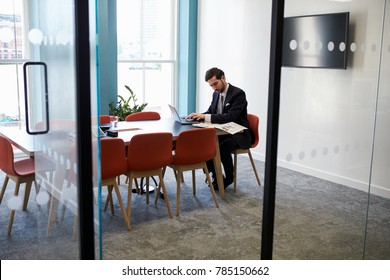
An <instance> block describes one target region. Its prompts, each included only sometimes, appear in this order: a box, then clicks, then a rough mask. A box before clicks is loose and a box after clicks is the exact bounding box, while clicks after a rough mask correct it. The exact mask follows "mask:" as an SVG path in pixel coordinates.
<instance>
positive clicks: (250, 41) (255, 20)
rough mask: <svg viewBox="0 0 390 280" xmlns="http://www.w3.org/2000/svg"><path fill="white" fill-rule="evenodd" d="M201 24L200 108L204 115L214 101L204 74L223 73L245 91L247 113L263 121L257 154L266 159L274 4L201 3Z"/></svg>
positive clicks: (208, 0) (264, 1)
mask: <svg viewBox="0 0 390 280" xmlns="http://www.w3.org/2000/svg"><path fill="white" fill-rule="evenodd" d="M198 22H199V23H198V24H199V28H198V50H199V51H198V82H197V85H198V92H197V97H198V101H197V102H198V104H197V108H198V110H199V111H205V110H206V109H207V108H208V106H209V105H210V101H211V94H212V90H211V88H210V86H209V85H208V84H207V83H206V82H205V80H204V75H205V72H206V71H207V70H208V69H209V68H211V67H214V66H216V67H218V68H221V69H223V70H224V72H225V75H226V79H227V81H228V82H230V83H231V84H233V85H235V86H238V87H240V88H242V89H243V90H244V91H245V93H246V95H247V99H248V103H249V105H248V112H252V113H255V114H258V115H259V117H260V135H261V139H260V141H261V142H262V143H261V145H259V146H258V148H257V149H256V153H257V154H258V155H259V156H260V158H263V156H264V154H265V133H266V126H265V123H266V119H267V100H268V72H269V70H268V68H269V52H270V51H269V49H270V46H269V44H270V43H269V42H270V40H269V38H270V34H271V30H270V26H271V1H268V0H260V1H259V0H244V1H242V0H199V21H198Z"/></svg>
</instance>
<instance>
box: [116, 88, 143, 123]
mask: <svg viewBox="0 0 390 280" xmlns="http://www.w3.org/2000/svg"><path fill="white" fill-rule="evenodd" d="M125 88H126V89H127V90H128V91H129V93H130V96H129V98H128V99H127V100H126V99H125V98H124V97H123V96H121V95H118V99H119V100H118V101H117V103H116V104H115V102H111V103H110V104H109V105H108V106H109V107H110V114H111V115H114V116H117V117H118V118H119V120H120V121H124V120H125V119H126V117H127V116H128V115H130V114H133V113H135V112H142V111H143V110H144V109H145V107H146V106H147V105H148V103H142V104H141V105H137V103H136V102H137V98H136V96H135V93H134V92H133V91H132V90H131V88H130V87H129V86H127V85H125Z"/></svg>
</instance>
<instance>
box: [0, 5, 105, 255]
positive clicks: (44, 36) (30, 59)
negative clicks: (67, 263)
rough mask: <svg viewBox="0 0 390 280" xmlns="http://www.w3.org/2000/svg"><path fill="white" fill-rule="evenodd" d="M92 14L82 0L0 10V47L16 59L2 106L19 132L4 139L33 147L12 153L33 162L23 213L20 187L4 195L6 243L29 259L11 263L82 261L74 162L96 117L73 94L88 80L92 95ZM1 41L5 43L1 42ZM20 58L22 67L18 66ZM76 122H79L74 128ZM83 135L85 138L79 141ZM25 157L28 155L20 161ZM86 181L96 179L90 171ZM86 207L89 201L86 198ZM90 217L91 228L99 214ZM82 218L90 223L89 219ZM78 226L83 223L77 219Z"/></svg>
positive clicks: (77, 168)
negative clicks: (8, 224)
mask: <svg viewBox="0 0 390 280" xmlns="http://www.w3.org/2000/svg"><path fill="white" fill-rule="evenodd" d="M88 2H89V12H88V10H85V9H84V8H85V7H87V8H88V5H84V4H85V3H88ZM1 9H3V11H1ZM95 10H96V9H95V1H88V0H86V1H73V0H39V1H38V0H35V1H34V0H33V1H32V0H29V1H24V0H12V1H6V3H4V1H2V3H1V4H0V15H1V16H2V17H4V18H6V19H7V20H8V22H9V25H8V26H7V27H3V28H1V27H0V31H1V32H0V34H2V39H0V41H2V43H3V46H4V45H7V46H8V47H10V46H13V47H14V51H11V53H12V54H14V55H13V56H12V58H13V59H15V61H14V62H13V63H14V65H13V67H14V69H15V70H14V72H10V73H7V74H9V77H10V80H11V81H12V82H13V83H12V82H11V83H10V86H11V87H12V89H13V90H12V91H11V92H10V95H11V93H12V96H13V97H12V99H11V98H10V99H9V100H8V106H9V107H15V108H18V110H16V109H15V110H14V111H15V112H13V115H15V116H17V117H15V122H17V123H18V128H14V129H15V133H11V134H8V135H11V136H10V138H13V137H14V138H15V139H13V140H15V141H18V139H16V137H17V136H22V137H24V139H28V141H30V143H32V145H30V146H25V147H23V146H22V145H21V146H20V148H21V151H18V153H19V154H20V156H21V157H23V158H27V157H32V158H33V159H34V161H35V182H36V183H35V186H36V188H35V189H34V184H33V188H32V189H31V193H30V196H29V198H28V205H27V209H25V211H23V209H22V208H23V207H21V205H22V199H23V192H24V188H23V187H21V189H20V193H19V194H17V193H14V194H12V193H11V192H10V193H7V194H6V195H7V196H8V203H7V205H8V208H9V211H10V212H12V211H13V210H14V213H15V215H14V222H13V226H12V231H11V233H10V236H12V239H13V240H15V241H16V242H20V243H21V244H22V243H24V242H26V243H29V249H30V250H29V252H31V253H29V254H31V255H24V254H22V253H21V254H20V255H18V256H17V254H16V255H15V254H14V255H13V256H14V257H16V256H17V258H21V259H24V258H27V259H78V258H80V256H81V251H80V250H81V249H80V248H81V247H80V244H81V242H82V241H83V238H85V237H83V236H82V235H80V227H79V225H80V223H79V201H80V195H79V194H80V192H81V191H85V190H83V189H81V187H80V180H79V174H80V165H81V164H85V162H86V161H88V158H87V159H85V158H83V159H82V161H83V162H84V163H82V162H80V159H81V158H82V157H80V155H79V154H80V153H82V152H83V151H81V150H80V148H78V147H80V146H81V145H80V141H81V140H82V141H84V142H85V144H84V145H83V147H85V149H88V147H90V146H91V144H90V143H91V142H92V141H91V138H92V137H94V135H95V134H94V133H93V132H95V131H94V129H92V130H91V124H92V122H91V120H96V118H91V115H95V114H96V110H95V109H94V108H96V102H95V100H96V96H94V97H92V100H91V102H88V106H90V107H89V108H85V110H80V109H78V108H79V105H80V95H85V96H89V92H82V93H81V92H80V80H81V79H84V80H85V79H86V80H87V81H89V80H90V77H92V78H91V82H90V85H89V87H90V88H91V89H93V90H94V91H93V92H96V88H97V87H96V75H94V73H95V68H96V66H95V61H96V59H95V57H94V56H95V53H94V49H95V42H94V36H95ZM82 13H84V14H85V13H87V15H86V16H85V18H87V19H88V13H89V17H90V21H89V22H91V23H92V24H91V25H90V30H89V33H90V36H89V34H88V32H87V33H85V32H84V36H85V37H87V38H89V39H90V41H89V42H90V44H91V46H87V48H88V52H85V53H89V52H90V50H92V51H91V52H90V57H91V59H90V61H91V65H90V66H91V67H90V69H91V70H92V73H91V75H90V74H89V72H88V71H89V69H88V71H86V72H80V70H79V69H80V65H79V64H80V63H79V62H80V57H81V55H82V53H84V51H85V50H86V48H85V46H80V40H79V39H80V35H82V33H81V32H82V30H81V28H80V26H77V25H76V23H78V24H79V25H80V24H81V23H80V20H79V19H80V14H82ZM87 31H88V30H87ZM4 34H5V35H4ZM4 38H5V39H6V40H8V41H6V42H5V43H4ZM83 48H84V49H83ZM2 53H5V52H4V51H2ZM9 53H10V51H9V50H8V54H9ZM77 54H79V56H77ZM19 57H20V58H21V60H20V61H17V58H19ZM9 58H10V57H9V56H8V59H9ZM11 62H12V61H11ZM2 92H3V90H2ZM91 92H92V91H91ZM15 100H16V101H17V102H15ZM84 100H88V98H87V99H85V98H84ZM91 104H92V105H91ZM88 106H87V107H88ZM91 108H92V110H91ZM85 112H87V115H86V114H85ZM80 119H82V120H84V121H83V122H80ZM86 119H88V121H85V120H86ZM80 123H82V124H80ZM85 124H89V127H88V129H87V130H89V133H80V131H79V130H80V127H84V128H83V129H84V131H85ZM16 127H17V126H16ZM16 130H18V131H16ZM5 133H6V132H5ZM80 135H84V136H80ZM88 135H90V137H91V138H89V139H86V138H85V136H87V137H88ZM81 137H83V139H80V138H81ZM86 140H87V141H86ZM88 142H89V143H88ZM26 150H27V152H29V154H28V155H26V154H23V152H26ZM87 151H88V150H87ZM84 153H85V152H84ZM87 154H88V153H87ZM95 158H96V157H95ZM91 159H92V157H91V158H90V161H89V164H90V165H91ZM94 162H96V161H94ZM95 170H96V168H95ZM93 174H94V176H95V177H97V173H96V172H93ZM80 177H81V176H80ZM90 181H91V185H85V186H83V187H84V188H90V189H91V191H90V192H89V193H90V194H92V193H93V189H94V188H93V186H92V182H96V184H97V180H92V179H91V180H90ZM87 193H88V192H87ZM25 197H26V198H27V196H25ZM90 200H91V202H92V195H91V199H90ZM91 204H92V203H91ZM93 215H94V216H95V217H96V219H93V220H95V221H96V225H98V224H99V223H98V215H97V214H93ZM89 219H91V220H92V218H91V217H89ZM83 223H88V221H87V220H84V222H83ZM91 224H93V222H92V223H91ZM92 232H93V231H92ZM95 232H97V233H98V232H99V231H98V230H96V231H95ZM92 238H94V237H92ZM93 243H95V244H96V245H98V244H99V243H98V242H92V244H93ZM24 245H25V244H24ZM11 246H12V245H11ZM96 247H98V246H96ZM92 249H93V246H92ZM95 256H98V255H97V254H95ZM2 257H3V256H2ZM4 258H6V256H4ZM2 259H3V258H2Z"/></svg>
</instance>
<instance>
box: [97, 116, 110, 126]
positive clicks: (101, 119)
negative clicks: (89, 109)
mask: <svg viewBox="0 0 390 280" xmlns="http://www.w3.org/2000/svg"><path fill="white" fill-rule="evenodd" d="M99 122H100V125H102V124H109V123H110V122H111V116H110V115H100V116H99Z"/></svg>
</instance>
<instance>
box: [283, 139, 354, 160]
mask: <svg viewBox="0 0 390 280" xmlns="http://www.w3.org/2000/svg"><path fill="white" fill-rule="evenodd" d="M355 146H356V147H355V148H356V149H358V147H357V146H358V144H355ZM343 149H344V151H345V152H349V151H350V149H351V145H350V144H348V143H347V144H345V145H344V146H343ZM319 150H320V149H317V148H313V149H312V150H311V152H310V156H311V157H312V158H315V157H317V155H318V151H319ZM340 152H342V146H340V145H335V146H334V147H333V153H335V154H339V153H340ZM328 154H329V148H328V147H323V149H322V155H323V156H327V155H328ZM293 157H294V156H293V154H292V153H288V154H287V155H286V160H287V161H292V160H293ZM305 157H306V154H305V152H304V151H300V152H299V154H298V158H299V159H300V160H304V159H305Z"/></svg>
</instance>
